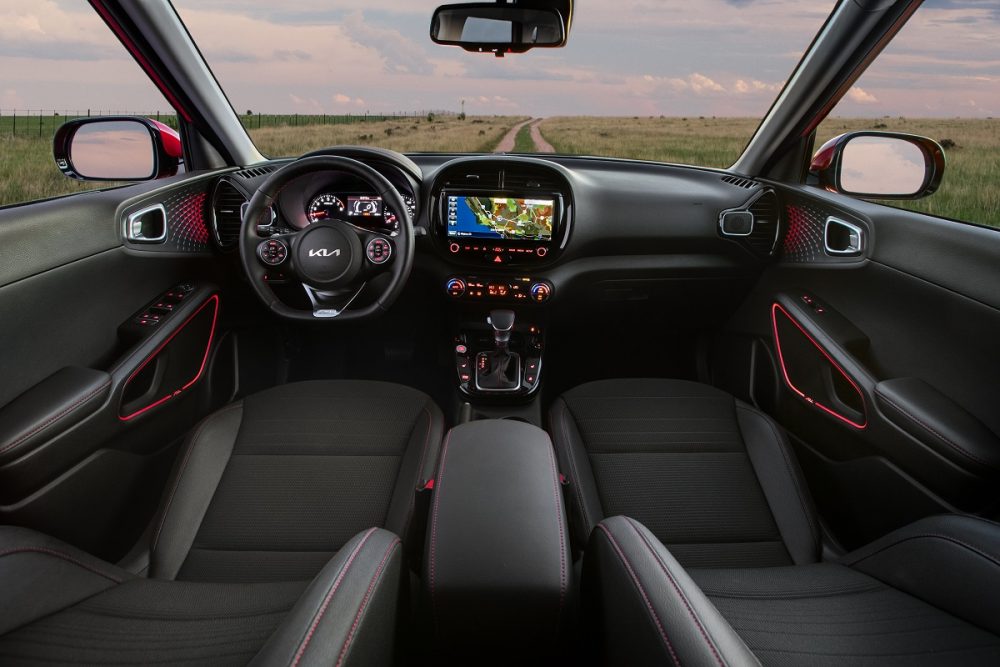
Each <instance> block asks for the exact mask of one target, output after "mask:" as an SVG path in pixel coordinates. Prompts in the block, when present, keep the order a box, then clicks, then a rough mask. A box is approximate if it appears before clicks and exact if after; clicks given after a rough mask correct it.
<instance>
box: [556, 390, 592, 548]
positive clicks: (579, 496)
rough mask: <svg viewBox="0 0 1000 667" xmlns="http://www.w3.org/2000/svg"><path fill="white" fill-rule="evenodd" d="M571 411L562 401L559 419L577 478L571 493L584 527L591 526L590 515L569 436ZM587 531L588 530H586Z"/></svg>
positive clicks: (572, 469)
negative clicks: (568, 424) (569, 414)
mask: <svg viewBox="0 0 1000 667" xmlns="http://www.w3.org/2000/svg"><path fill="white" fill-rule="evenodd" d="M568 412H569V406H568V405H567V404H566V401H565V400H563V401H562V410H561V412H560V415H559V421H560V424H561V425H562V431H563V440H564V441H565V442H566V458H567V459H569V467H570V471H571V473H572V475H573V477H575V478H576V488H575V489H574V488H572V487H570V493H571V494H573V495H574V496H575V497H576V502H577V504H578V505H579V506H580V518H581V519H582V520H583V523H584V529H587V528H589V527H590V524H591V521H590V515H589V514H587V507H586V505H584V502H583V480H582V479H580V471H579V469H578V468H577V467H576V460H575V459H574V457H573V441H572V440H571V439H570V437H569V427H568V426H567V424H566V414H567V413H568ZM584 532H586V530H585V531H584ZM581 537H582V538H583V539H584V540H586V539H587V537H588V535H582V536H581Z"/></svg>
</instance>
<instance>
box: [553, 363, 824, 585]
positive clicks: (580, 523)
mask: <svg viewBox="0 0 1000 667" xmlns="http://www.w3.org/2000/svg"><path fill="white" fill-rule="evenodd" d="M550 426H551V431H552V433H553V440H554V442H555V444H556V451H557V452H558V455H559V463H560V468H561V471H562V473H563V474H564V475H566V477H568V478H569V482H570V500H569V502H568V505H569V508H568V509H569V512H570V520H571V523H572V526H573V535H574V538H575V542H576V544H577V545H578V546H582V545H583V544H585V543H586V541H587V538H588V536H589V534H590V532H591V530H592V529H593V528H594V526H595V525H596V524H597V523H598V522H599V521H600V520H601V519H602V518H604V517H606V516H614V515H619V514H620V515H624V516H629V517H632V518H634V519H636V520H637V521H639V522H640V523H642V524H643V525H645V526H646V527H647V528H648V529H649V530H650V531H651V532H652V533H653V534H654V535H655V536H656V538H657V539H658V540H660V541H661V542H663V543H664V544H665V545H667V546H668V547H669V548H670V551H671V553H672V554H673V555H674V557H675V558H677V560H678V561H679V562H681V563H682V564H684V565H685V566H699V567H710V566H761V567H763V566H777V565H791V564H800V563H810V562H815V560H816V559H817V558H818V556H819V539H820V535H819V529H818V527H817V525H816V521H815V519H814V517H813V509H812V505H811V500H810V498H809V494H808V493H807V492H806V490H805V483H804V482H803V480H802V479H801V476H800V473H799V470H798V466H797V464H796V462H795V460H794V456H793V454H792V452H791V450H790V448H789V447H788V444H787V442H786V441H785V436H784V433H783V431H782V430H781V429H780V428H779V427H778V426H777V425H776V424H775V423H774V422H773V421H772V420H771V419H770V418H769V417H767V416H766V415H764V414H762V413H760V412H759V411H757V410H755V409H753V408H751V407H750V406H748V405H745V404H743V403H741V402H739V401H736V400H735V399H734V398H733V397H732V396H730V395H728V394H726V393H724V392H722V391H719V390H718V389H715V388H713V387H709V386H707V385H702V384H697V383H694V382H686V381H682V380H656V379H646V380H605V381H600V382H592V383H589V384H585V385H582V386H580V387H577V388H575V389H573V390H572V391H569V392H567V393H566V394H564V395H563V396H562V397H561V398H560V399H558V400H557V401H556V402H555V404H554V406H553V409H552V412H551V415H550Z"/></svg>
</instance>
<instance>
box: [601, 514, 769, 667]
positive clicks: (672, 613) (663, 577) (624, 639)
mask: <svg viewBox="0 0 1000 667" xmlns="http://www.w3.org/2000/svg"><path fill="white" fill-rule="evenodd" d="M583 567H584V574H583V581H584V586H585V587H584V589H583V596H584V604H585V605H586V606H587V608H588V610H589V611H590V614H588V617H589V619H590V622H591V624H592V626H593V630H594V633H593V636H595V637H600V638H601V639H600V640H598V643H599V646H600V649H599V655H600V657H601V661H602V662H603V664H607V665H694V666H697V665H723V664H728V665H750V664H756V662H757V661H756V659H755V658H754V656H753V654H752V653H751V652H750V650H749V649H748V648H747V646H746V644H744V643H743V640H741V639H740V637H739V636H738V635H737V634H736V632H735V631H734V630H733V628H732V627H731V626H730V625H729V623H728V622H726V620H725V619H724V618H723V617H722V615H721V614H720V613H719V612H718V610H717V609H716V608H715V607H714V606H713V605H712V603H711V602H709V601H708V599H707V598H706V597H705V595H704V593H702V592H701V590H699V589H698V586H697V585H696V584H695V583H694V582H693V581H692V580H691V577H690V576H689V575H688V574H687V572H685V571H684V568H682V567H681V566H680V564H679V563H678V562H677V561H676V560H675V559H674V557H673V556H672V555H671V554H670V552H669V551H667V549H666V548H665V547H664V546H663V545H662V544H661V543H660V541H659V540H658V539H656V536H655V535H653V534H652V533H650V532H649V530H647V529H646V528H645V527H644V526H642V525H641V524H639V523H637V522H636V521H634V520H632V519H628V518H626V517H612V518H610V519H605V520H604V521H602V522H601V523H599V524H598V525H597V529H596V530H594V532H593V533H592V535H591V537H590V544H589V546H588V548H587V554H586V557H585V559H584V563H583Z"/></svg>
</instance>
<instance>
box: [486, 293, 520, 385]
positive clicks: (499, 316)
mask: <svg viewBox="0 0 1000 667" xmlns="http://www.w3.org/2000/svg"><path fill="white" fill-rule="evenodd" d="M486 321H487V322H488V323H489V325H490V326H491V327H493V342H494V344H495V346H496V348H495V349H494V350H493V351H492V352H480V353H479V354H478V355H476V385H477V387H478V388H479V389H481V390H484V391H517V390H518V389H520V388H521V355H519V354H517V353H516V352H511V351H510V334H511V332H512V331H513V330H514V311H513V310H493V311H490V316H489V317H488V318H487V319H486Z"/></svg>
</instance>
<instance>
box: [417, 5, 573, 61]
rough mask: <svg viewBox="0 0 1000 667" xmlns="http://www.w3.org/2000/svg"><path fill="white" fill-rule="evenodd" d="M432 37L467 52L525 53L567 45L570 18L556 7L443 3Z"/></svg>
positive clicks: (438, 11) (432, 22)
mask: <svg viewBox="0 0 1000 667" xmlns="http://www.w3.org/2000/svg"><path fill="white" fill-rule="evenodd" d="M431 40H432V41H433V42H434V43H436V44H445V45H449V46H460V47H462V48H463V49H465V50H466V51H475V52H480V53H493V54H496V56H497V57H501V58H502V57H503V55H504V54H505V53H524V52H525V51H528V50H529V49H533V48H535V47H539V46H541V47H549V48H553V47H558V46H563V45H565V44H566V21H565V20H564V19H563V15H562V14H561V13H560V12H559V11H558V10H556V9H552V8H543V9H525V8H522V7H521V6H518V5H504V4H497V3H495V2H475V3H469V4H463V5H442V6H441V7H438V8H437V9H436V10H434V16H433V17H432V18H431Z"/></svg>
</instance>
